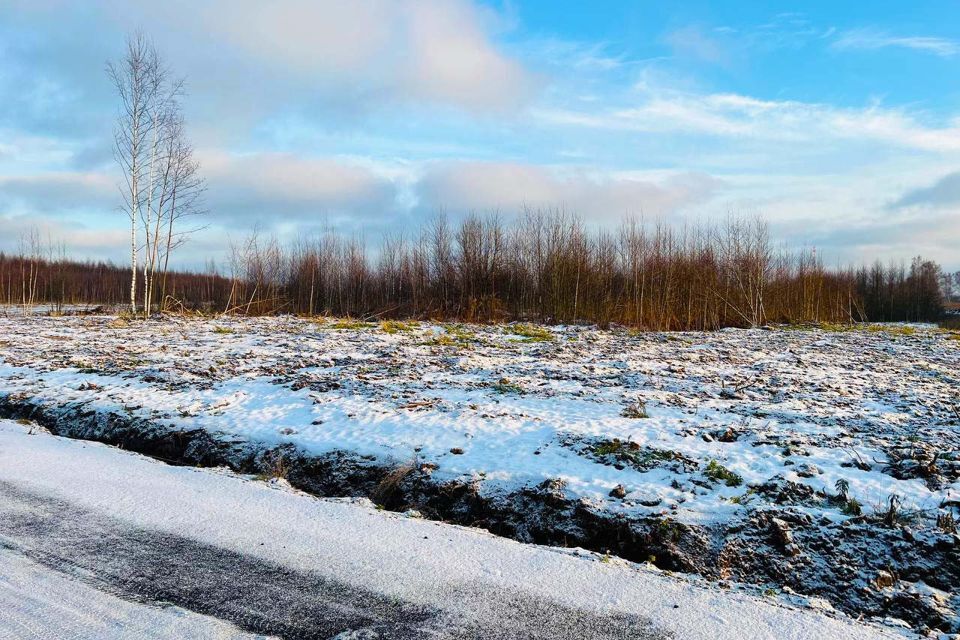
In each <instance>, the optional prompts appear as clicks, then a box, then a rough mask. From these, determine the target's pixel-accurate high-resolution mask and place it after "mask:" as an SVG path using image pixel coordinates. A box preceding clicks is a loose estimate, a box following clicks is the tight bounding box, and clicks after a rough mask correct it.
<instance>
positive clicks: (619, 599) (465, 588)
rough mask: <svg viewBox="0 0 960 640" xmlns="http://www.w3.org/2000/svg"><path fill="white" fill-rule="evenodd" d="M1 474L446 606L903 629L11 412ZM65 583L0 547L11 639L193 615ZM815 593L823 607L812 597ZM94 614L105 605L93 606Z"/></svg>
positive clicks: (719, 633) (127, 516)
mask: <svg viewBox="0 0 960 640" xmlns="http://www.w3.org/2000/svg"><path fill="white" fill-rule="evenodd" d="M0 482H3V483H9V484H10V485H13V486H16V487H18V488H21V489H24V490H29V491H32V492H36V493H39V494H43V495H47V496H51V497H53V498H56V499H58V500H62V501H65V502H68V503H70V504H72V505H77V506H78V507H83V508H85V509H89V510H92V511H94V512H97V513H100V514H104V515H105V516H109V517H111V518H116V519H119V520H121V521H124V522H127V523H129V524H131V525H134V526H136V527H140V528H144V529H149V530H155V531H160V532H166V533H171V534H177V535H181V536H189V537H191V538H193V539H196V540H199V541H202V542H204V543H208V544H212V545H216V546H218V547H221V548H223V549H227V550H233V551H236V552H239V553H243V554H248V555H253V556H257V557H260V558H263V559H264V560H268V561H271V562H275V563H279V564H282V565H284V566H287V567H292V568H296V569H297V570H301V571H316V572H318V573H320V574H322V575H326V576H331V577H334V578H336V579H338V580H342V581H345V582H348V583H350V584H353V585H356V586H358V587H362V588H366V589H369V590H372V591H375V592H377V593H382V594H384V595H387V596H390V597H396V598H401V599H403V600H405V601H409V602H414V603H423V604H432V605H434V606H439V607H440V608H442V609H443V610H445V611H447V612H458V611H460V612H462V611H463V607H464V606H465V605H464V603H463V601H462V600H461V599H460V597H461V595H462V594H464V593H468V592H471V593H475V592H477V590H481V591H487V592H491V593H492V592H505V591H510V590H514V591H518V592H522V593H524V594H528V595H530V596H534V597H540V598H549V599H552V600H554V601H556V602H559V603H565V604H567V605H570V606H576V607H580V608H583V609H586V610H590V611H597V612H604V613H610V612H625V613H630V614H640V615H643V616H646V617H648V618H649V619H651V620H652V621H653V623H654V624H655V625H656V626H657V627H658V628H660V629H662V630H665V631H669V632H673V633H675V634H676V636H677V637H680V638H685V639H688V640H694V639H696V638H704V639H707V638H709V639H711V640H724V639H731V640H733V639H743V638H751V639H761V638H777V639H778V640H784V639H789V638H811V637H816V638H820V639H821V640H830V639H832V638H837V639H841V638H851V637H856V638H861V639H865V640H870V639H872V638H890V637H899V636H896V635H895V632H894V631H892V630H884V629H879V628H876V627H873V626H868V625H866V624H856V623H854V622H852V621H850V620H847V619H842V618H836V617H830V616H827V615H825V614H824V613H823V612H822V611H821V610H819V609H817V608H813V609H796V608H791V607H786V606H784V605H783V604H782V603H781V602H778V601H776V600H772V599H763V598H758V597H753V596H749V595H747V594H744V593H737V592H729V591H724V590H718V589H707V588H704V587H702V586H699V585H697V584H693V583H691V582H690V581H687V580H682V579H679V578H676V577H671V576H669V575H666V574H664V573H661V572H658V571H655V570H652V569H649V568H645V567H642V566H638V565H632V564H628V563H625V562H622V561H612V562H603V561H601V558H600V557H599V556H597V555H595V554H591V553H587V552H583V551H577V550H573V551H571V550H558V549H550V548H545V547H536V546H532V545H523V544H520V543H516V542H513V541H510V540H506V539H503V538H498V537H495V536H492V535H489V534H486V533H485V532H482V531H478V530H472V529H467V528H462V527H456V526H451V525H446V524H442V523H437V522H430V521H425V520H421V519H418V518H411V517H404V516H402V515H399V514H392V513H386V512H381V511H377V510H376V509H374V508H372V507H371V506H369V503H362V502H361V503H357V502H349V501H343V500H339V501H338V500H320V499H316V498H312V497H309V496H306V495H304V494H301V493H298V492H295V491H292V490H289V489H286V488H284V487H283V485H282V483H279V484H278V483H274V484H268V483H264V482H259V481H254V480H252V479H249V478H243V477H239V476H236V475H234V474H231V473H227V472H216V471H210V470H198V469H192V468H185V467H172V466H168V465H165V464H163V463H160V462H157V461H155V460H152V459H147V458H144V457H141V456H138V455H135V454H131V453H128V452H124V451H121V450H118V449H115V448H111V447H108V446H105V445H101V444H97V443H89V442H83V441H76V440H67V439H63V438H59V437H55V436H50V435H48V434H46V433H44V432H42V431H38V430H36V429H35V428H33V427H31V426H30V425H25V424H18V423H14V422H10V421H0ZM14 542H15V541H14ZM8 559H9V560H10V561H9V562H8V561H7V560H8ZM224 579H227V580H228V579H229V576H225V577H224ZM65 580H66V578H61V577H57V576H49V575H46V574H44V573H43V572H39V571H37V569H36V568H35V567H33V566H32V565H31V564H30V563H29V562H25V561H24V560H22V559H19V558H17V557H16V556H14V555H12V554H11V552H7V551H4V552H3V563H2V564H0V581H2V582H0V603H5V604H7V603H13V604H14V605H15V608H14V610H15V611H16V612H17V613H16V614H15V616H14V617H7V616H5V617H4V618H3V619H2V620H0V630H2V629H3V627H4V626H6V627H7V628H6V630H5V631H4V633H5V634H6V635H4V637H8V636H10V635H13V637H25V634H23V633H22V631H21V630H20V628H19V627H15V626H13V625H17V624H18V621H20V622H23V621H26V622H27V623H29V624H34V625H38V624H39V625H41V626H42V625H44V624H46V623H47V622H48V621H51V624H52V621H53V619H54V618H58V617H60V616H62V614H63V613H64V611H66V612H67V613H68V616H67V618H66V619H65V620H64V624H65V625H67V624H73V623H74V622H77V623H78V624H81V626H83V624H85V623H84V620H85V619H84V618H82V617H78V616H80V615H81V614H80V613H78V612H77V611H76V608H75V606H74V604H75V603H79V602H89V603H90V607H91V608H90V609H89V615H90V617H91V618H94V617H97V618H98V621H94V620H93V619H90V620H89V624H90V625H95V624H100V623H101V621H99V619H100V618H101V617H102V618H103V620H102V624H103V625H107V626H109V625H110V624H112V622H111V620H112V621H114V622H116V621H123V620H125V619H127V618H125V616H131V618H130V620H131V622H130V624H131V625H133V621H132V617H136V616H133V612H134V610H136V611H137V612H138V613H137V615H138V616H142V617H139V618H137V621H136V624H138V625H140V627H136V626H131V627H129V629H126V630H135V629H137V628H142V629H144V630H145V631H144V634H145V635H147V636H149V634H151V633H154V632H156V631H157V629H160V628H171V629H173V628H174V627H162V625H173V624H179V622H178V621H177V620H173V621H171V619H170V617H171V616H173V617H174V618H176V617H177V616H187V615H188V614H183V613H182V612H171V611H167V610H164V611H158V610H154V609H148V608H146V607H143V606H141V605H127V604H123V605H121V604H117V603H116V602H109V603H108V598H109V597H108V596H105V595H103V594H99V593H94V594H91V593H89V589H87V588H85V587H82V586H81V585H76V584H75V583H72V582H71V583H70V584H69V585H67V583H65V582H64V581H65ZM10 585H13V586H10ZM34 586H35V587H36V589H34ZM28 591H29V592H30V594H31V596H30V598H28V599H27V600H23V601H22V602H20V601H18V599H17V597H16V594H23V593H26V592H28ZM815 604H816V605H817V606H822V603H815V602H811V605H815ZM98 611H101V612H104V615H103V616H97V612H98ZM181 621H182V622H183V623H184V624H185V625H186V626H185V627H183V628H184V629H186V628H189V630H190V631H191V632H195V633H197V634H199V636H198V637H229V636H224V635H223V634H224V633H227V631H226V630H225V628H223V627H216V626H213V627H204V626H203V625H209V624H213V623H211V622H210V621H209V620H206V619H203V620H200V619H196V618H193V617H190V618H189V624H188V623H187V618H182V620H181ZM49 629H54V630H55V627H49ZM114 630H116V628H114ZM107 631H109V629H107ZM205 631H209V634H208V635H204V632H205ZM217 634H221V635H217ZM0 635H3V634H0ZM62 635H67V636H69V637H83V634H73V633H64V634H62ZM94 635H95V637H105V636H106V637H125V636H122V635H121V636H109V634H107V633H105V634H104V635H96V634H94ZM170 635H171V637H189V635H188V634H180V633H171V634H170ZM29 637H33V636H29ZM41 637H43V636H41ZM48 637H56V634H55V633H54V635H52V636H48ZM88 637H89V635H88Z"/></svg>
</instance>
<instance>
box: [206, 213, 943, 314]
mask: <svg viewBox="0 0 960 640" xmlns="http://www.w3.org/2000/svg"><path fill="white" fill-rule="evenodd" d="M876 268H877V267H874V269H876ZM867 271H868V270H865V269H859V270H857V269H854V268H852V267H851V268H843V269H839V268H834V269H828V268H826V267H825V266H824V265H823V263H822V261H821V260H820V259H819V258H818V257H817V255H816V252H815V250H813V249H810V250H801V251H791V250H787V249H785V248H777V247H775V246H774V245H773V243H772V242H771V240H770V237H769V233H768V229H767V225H766V224H765V223H764V222H763V220H761V219H757V218H753V219H738V218H730V219H729V220H727V221H725V222H724V223H723V224H720V225H717V226H688V227H683V228H675V227H671V226H668V225H664V224H654V225H649V226H648V225H643V224H641V223H639V222H637V221H628V222H626V223H625V224H623V225H622V226H621V227H620V228H619V229H617V230H612V231H611V230H598V231H594V232H590V231H588V230H587V228H586V227H585V225H584V223H583V221H582V220H580V219H579V218H577V217H574V216H569V215H563V214H559V213H543V212H529V211H528V212H526V213H525V214H524V215H523V216H521V217H520V218H519V219H518V220H516V221H515V222H513V223H510V224H507V223H505V222H504V220H503V219H501V218H500V217H499V216H496V215H491V216H486V217H480V216H469V217H467V218H466V219H464V220H463V221H461V222H460V223H459V224H456V225H454V224H452V223H451V222H450V221H449V220H448V219H447V218H445V217H437V218H435V219H434V220H433V221H432V222H431V223H429V224H427V225H425V226H424V227H423V228H422V229H421V230H420V231H419V232H418V233H416V234H414V235H412V236H403V235H394V236H389V237H386V238H385V239H384V241H383V242H382V243H381V245H380V247H379V249H378V250H376V251H373V252H371V251H369V250H368V247H367V245H366V243H364V242H363V241H362V240H361V239H360V238H358V237H353V238H348V237H344V236H341V235H338V234H336V233H333V232H328V233H325V234H322V235H321V236H319V237H315V238H312V239H309V240H308V239H300V240H298V241H297V242H295V243H294V244H293V245H292V246H289V247H284V246H281V245H280V244H279V243H278V242H277V241H276V240H275V239H269V238H267V239H264V238H262V237H260V236H258V235H257V234H254V235H252V236H250V237H249V238H247V239H246V240H245V241H244V242H242V243H240V244H237V245H234V246H233V247H232V251H231V258H230V278H231V281H232V284H231V286H230V295H229V297H228V299H227V300H226V301H225V302H224V305H223V310H224V311H228V312H233V313H244V314H265V313H299V314H309V315H313V314H318V313H325V314H331V315H340V316H354V317H365V318H374V317H377V318H381V317H422V318H438V319H460V320H467V321H497V320H504V319H530V320H539V321H544V322H564V323H567V322H595V323H599V324H607V323H611V322H617V323H622V324H628V325H632V326H637V327H643V328H649V329H716V328H719V327H726V326H744V327H748V326H759V325H762V324H765V323H767V322H828V321H829V322H846V321H857V320H928V319H935V318H936V317H937V316H938V315H939V314H940V313H942V294H941V292H940V289H939V286H938V283H937V277H938V275H939V267H938V266H937V265H935V264H934V263H931V262H927V261H923V260H919V259H918V260H916V261H914V263H913V265H912V266H911V267H910V268H909V269H906V268H902V267H899V268H898V267H896V266H895V265H892V266H890V267H887V268H881V271H882V273H883V281H884V283H885V285H884V286H885V289H884V294H883V295H884V297H883V302H882V303H879V304H878V303H876V300H875V297H874V294H873V293H872V290H871V289H870V287H869V286H868V283H866V282H865V281H864V280H863V276H862V274H863V273H865V272H867Z"/></svg>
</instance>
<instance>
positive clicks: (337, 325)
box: [329, 318, 375, 331]
mask: <svg viewBox="0 0 960 640" xmlns="http://www.w3.org/2000/svg"><path fill="white" fill-rule="evenodd" d="M329 326H330V328H331V329H333V330H335V331H356V330H358V329H369V328H371V327H373V326H375V325H374V324H373V323H372V322H364V321H363V320H354V319H353V318H343V319H341V320H337V321H336V322H334V323H333V324H331V325H329Z"/></svg>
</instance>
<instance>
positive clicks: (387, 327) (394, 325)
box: [380, 320, 417, 334]
mask: <svg viewBox="0 0 960 640" xmlns="http://www.w3.org/2000/svg"><path fill="white" fill-rule="evenodd" d="M416 328H417V323H416V322H403V321H401V320H384V321H383V322H381V323H380V330H381V331H383V332H384V333H389V334H394V333H409V332H411V331H413V330H414V329H416Z"/></svg>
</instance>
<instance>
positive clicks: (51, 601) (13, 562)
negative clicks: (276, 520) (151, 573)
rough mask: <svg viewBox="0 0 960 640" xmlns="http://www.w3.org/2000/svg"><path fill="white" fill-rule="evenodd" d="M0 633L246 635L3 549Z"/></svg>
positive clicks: (132, 639) (214, 639) (218, 638)
mask: <svg viewBox="0 0 960 640" xmlns="http://www.w3.org/2000/svg"><path fill="white" fill-rule="evenodd" d="M0 611H2V612H3V615H2V616H0V636H2V637H3V638H7V639H9V640H15V639H18V638H24V639H26V638H29V639H30V640H60V639H62V638H71V640H149V639H154V640H168V639H170V638H178V639H182V640H243V639H250V640H252V639H253V638H258V637H262V636H253V635H250V634H246V633H243V632H241V631H239V630H237V629H236V628H235V627H233V626H232V625H229V624H227V623H225V622H222V621H220V620H217V619H215V618H209V617H207V616H202V615H198V614H196V613H192V612H190V611H185V610H183V609H179V608H177V607H164V608H159V607H154V606H149V605H144V604H137V603H133V602H127V601H125V600H121V599H120V598H117V597H114V596H112V595H109V594H106V593H103V592H101V591H97V590H96V589H94V588H92V587H89V586H87V585H85V584H83V583H82V582H79V581H78V580H75V579H71V578H69V577H67V576H66V575H64V574H61V573H57V572H55V571H52V570H50V569H47V568H45V567H43V566H41V565H38V564H36V563H34V562H31V561H30V560H28V559H26V558H24V557H23V556H21V555H19V554H17V553H16V552H13V551H10V550H7V549H3V548H0Z"/></svg>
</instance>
